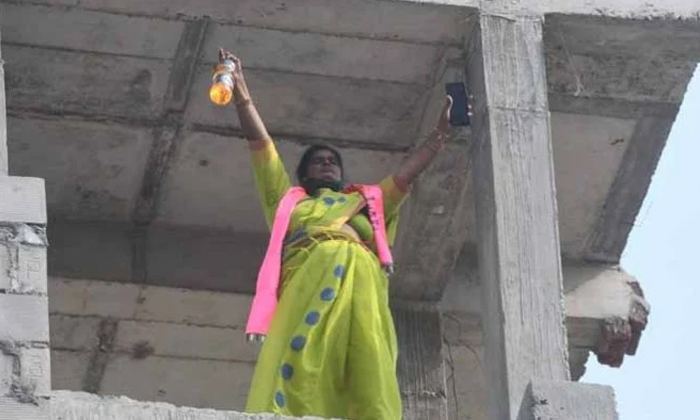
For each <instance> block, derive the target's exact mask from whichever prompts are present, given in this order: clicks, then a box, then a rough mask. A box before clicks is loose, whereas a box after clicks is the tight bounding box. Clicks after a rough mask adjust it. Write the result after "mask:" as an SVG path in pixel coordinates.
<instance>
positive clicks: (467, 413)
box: [49, 277, 487, 420]
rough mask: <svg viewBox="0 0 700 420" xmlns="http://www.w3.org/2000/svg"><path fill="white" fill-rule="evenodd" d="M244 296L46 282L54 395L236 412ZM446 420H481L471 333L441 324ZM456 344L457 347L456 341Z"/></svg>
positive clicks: (241, 388)
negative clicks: (86, 394)
mask: <svg viewBox="0 0 700 420" xmlns="http://www.w3.org/2000/svg"><path fill="white" fill-rule="evenodd" d="M249 304H250V297H249V296H247V295H240V294H234V293H222V292H207V291H195V290H186V289H176V288H170V287H157V286H139V285H136V284H128V283H111V282H105V281H90V280H74V279H66V278H56V277H52V278H49V313H50V327H51V328H50V329H51V361H52V363H51V382H52V383H51V385H52V388H53V389H54V390H70V391H89V392H96V393H99V394H102V395H123V396H126V397H129V398H133V399H136V400H140V401H160V402H169V403H172V404H175V405H178V406H190V407H198V408H214V409H223V410H237V411H240V410H242V409H243V408H244V407H245V399H246V395H247V393H248V387H249V384H250V378H251V375H252V373H253V368H254V362H255V360H256V356H257V347H255V346H253V345H250V344H248V343H245V342H244V339H243V328H244V326H245V321H246V317H247V314H248V309H249ZM442 322H443V325H445V326H446V328H447V329H446V330H445V331H444V333H445V334H446V335H449V336H450V337H452V336H455V334H461V336H459V337H457V336H455V337H456V338H450V339H446V342H448V343H449V345H448V346H446V347H445V348H444V352H443V353H444V357H445V362H446V368H447V377H448V378H447V379H448V383H447V399H448V402H449V418H451V419H463V420H466V419H471V420H481V419H486V407H487V397H486V388H485V386H484V382H483V381H484V372H483V370H482V363H483V361H482V357H481V349H480V337H478V336H477V337H471V336H472V335H474V334H473V331H474V328H475V327H476V328H478V325H470V326H466V325H464V326H463V327H464V328H463V330H458V326H457V325H456V324H454V322H453V321H451V320H450V319H445V318H443V321H442ZM460 337H461V338H460Z"/></svg>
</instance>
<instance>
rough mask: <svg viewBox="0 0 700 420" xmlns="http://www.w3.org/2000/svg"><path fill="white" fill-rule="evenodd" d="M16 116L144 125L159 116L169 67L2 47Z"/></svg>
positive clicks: (159, 63)
mask: <svg viewBox="0 0 700 420" xmlns="http://www.w3.org/2000/svg"><path fill="white" fill-rule="evenodd" d="M2 52H3V59H4V60H5V84H6V89H7V105H8V109H9V110H10V112H12V110H29V111H32V110H37V111H43V112H47V113H49V114H71V113H77V114H81V115H87V116H96V117H100V118H103V119H104V118H106V119H109V118H110V117H117V118H126V119H135V120H139V121H140V120H143V119H148V118H154V117H155V116H157V115H158V114H160V110H161V109H162V102H163V97H164V95H165V89H166V85H167V79H168V73H169V64H168V63H167V62H162V61H154V60H147V59H138V58H127V57H116V56H106V55H93V54H82V53H78V52H75V51H59V50H42V49H35V48H30V47H14V46H8V45H3V51H2Z"/></svg>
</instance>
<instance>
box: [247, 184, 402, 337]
mask: <svg viewBox="0 0 700 420" xmlns="http://www.w3.org/2000/svg"><path fill="white" fill-rule="evenodd" d="M344 191H346V192H352V191H359V192H360V193H361V194H362V195H363V197H364V198H365V201H366V202H367V207H368V209H369V216H370V217H369V218H370V222H371V224H372V230H373V231H374V241H375V245H376V247H377V254H378V257H379V261H380V262H381V264H382V267H383V268H384V269H385V270H386V271H387V273H389V274H391V273H393V270H394V261H393V258H392V255H391V250H390V248H389V240H388V238H387V235H386V224H385V218H384V199H383V196H382V190H381V188H379V187H378V186H376V185H352V186H350V187H348V188H347V189H345V190H344ZM304 197H306V191H305V190H304V189H303V188H302V187H292V188H290V189H289V191H287V193H286V194H285V195H284V196H283V197H282V199H281V200H280V203H279V205H278V206H277V211H276V212H275V220H274V222H273V224H272V233H271V234H270V242H269V244H268V247H267V252H266V253H265V258H264V259H263V263H262V266H261V267H260V271H259V272H258V279H257V283H256V287H255V297H254V298H253V303H252V306H251V309H250V314H249V315H248V324H247V325H246V338H247V339H248V340H249V341H262V340H263V339H264V338H265V335H266V334H267V331H268V329H269V328H270V323H271V322H272V318H273V316H274V314H275V310H276V309H277V291H278V288H279V282H280V271H281V268H282V248H283V246H284V237H285V235H286V233H287V229H288V228H289V220H290V219H291V216H292V211H294V207H296V205H297V203H298V202H299V201H300V200H301V199H303V198H304Z"/></svg>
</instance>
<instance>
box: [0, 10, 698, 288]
mask: <svg viewBox="0 0 700 420" xmlns="http://www.w3.org/2000/svg"><path fill="white" fill-rule="evenodd" d="M429 3H431V2H422V3H420V2H408V1H366V0H352V1H339V0H313V1H301V0H286V1H282V0H271V1H267V2H264V4H261V3H260V2H258V1H253V0H245V1H238V2H235V3H233V4H231V3H230V2H226V1H223V0H207V1H204V2H197V4H196V5H195V4H194V3H192V2H190V1H184V0H180V1H176V2H168V3H167V4H165V3H162V2H159V1H126V2H119V4H112V3H111V2H109V1H105V0H90V1H81V2H73V1H70V0H61V1H58V0H51V1H36V2H32V4H25V3H21V4H20V3H17V2H14V1H3V2H0V5H1V7H2V14H1V15H2V17H0V25H2V31H3V34H2V50H3V58H4V61H5V78H6V86H7V92H6V96H7V111H8V113H9V121H8V136H9V137H8V138H9V141H8V153H9V158H10V160H11V163H12V165H11V170H12V172H13V174H16V175H27V176H40V177H44V178H46V188H47V204H48V213H49V216H50V217H51V218H52V220H58V221H61V222H67V221H70V222H71V223H74V222H80V223H84V224H91V223H95V222H96V221H101V222H103V223H104V225H103V226H102V227H103V228H104V229H99V231H101V232H102V233H101V234H106V232H107V231H111V232H112V233H114V235H113V236H112V237H111V239H109V240H105V241H103V242H104V243H103V244H98V245H96V246H95V249H100V250H101V251H100V254H99V255H95V257H94V258H80V253H79V249H88V252H91V254H95V253H96V251H94V250H89V248H90V247H88V246H87V245H85V246H82V247H81V245H80V244H79V243H78V242H79V241H67V242H66V241H62V240H59V241H57V242H56V244H57V245H56V246H57V247H60V248H63V249H62V250H50V251H49V252H50V253H51V254H52V255H50V260H51V264H50V266H49V269H50V270H56V271H54V272H53V274H55V275H65V276H71V277H76V278H97V279H103V280H123V281H135V282H139V283H140V282H144V281H148V282H153V283H159V282H160V283H161V284H164V285H170V286H177V287H191V288H199V287H205V288H208V289H215V290H222V289H225V287H222V285H223V284H235V285H234V286H232V287H230V289H233V290H236V291H245V290H250V288H251V275H253V276H254V272H255V269H256V267H255V264H253V262H254V261H257V260H259V259H260V258H261V256H262V247H263V246H264V239H263V240H261V241H259V243H258V242H256V245H255V247H250V248H249V247H246V246H245V245H240V244H238V243H224V246H222V248H227V249H229V248H230V249H232V250H233V251H228V250H227V252H226V254H227V255H241V257H240V259H230V260H226V258H222V257H221V256H219V255H216V253H214V252H211V249H213V248H216V247H218V246H219V245H220V244H221V243H222V241H221V238H222V236H226V235H229V234H230V233H231V232H232V231H233V233H237V232H241V231H245V232H248V233H251V234H255V235H260V237H261V238H263V237H264V236H265V235H266V228H265V226H264V223H263V220H262V217H261V215H260V211H259V208H258V207H259V205H258V203H257V197H256V196H255V191H254V188H253V187H252V179H251V171H250V169H249V162H248V154H247V151H246V148H245V144H244V143H243V142H242V141H241V140H240V139H239V136H240V134H241V133H240V128H239V127H238V125H239V124H238V121H237V119H236V117H235V115H234V114H235V112H234V111H233V110H232V109H229V108H225V109H221V108H216V107H214V106H212V105H211V104H210V103H209V102H208V99H207V94H206V91H207V87H208V85H209V83H210V72H211V64H212V63H213V60H214V59H215V53H216V51H215V49H216V48H215V47H219V46H220V45H219V44H225V45H223V46H226V47H229V48H232V49H234V50H235V51H236V52H237V53H238V54H239V55H240V56H241V57H242V59H243V63H244V67H245V68H246V71H247V76H248V82H249V84H250V86H251V90H252V92H253V95H254V99H255V102H256V104H257V106H258V107H259V109H260V111H261V113H262V115H263V117H264V119H265V121H266V123H267V125H268V128H269V129H270V131H271V133H272V134H273V136H274V137H275V138H276V139H277V140H278V144H279V146H280V150H281V152H282V155H283V157H284V159H285V161H286V162H287V165H288V168H289V169H292V168H293V166H294V164H295V163H296V159H298V156H299V154H300V151H301V149H302V146H303V145H305V144H308V143H311V142H317V141H323V142H330V143H332V144H335V145H338V146H341V150H342V151H343V153H344V155H345V157H346V161H347V162H346V166H347V167H348V171H349V174H350V177H351V179H352V180H354V181H360V182H368V181H375V180H378V179H381V178H382V177H383V176H385V175H387V174H389V173H391V171H393V170H394V169H395V168H396V167H397V165H398V164H399V162H400V160H401V159H402V158H403V156H404V155H405V152H406V151H407V150H408V148H410V147H411V146H412V145H414V144H416V143H417V142H419V141H420V140H421V139H422V138H423V136H425V135H426V134H427V133H428V132H429V131H430V130H431V129H432V127H433V124H434V121H435V119H436V118H437V115H435V114H436V113H437V110H438V109H439V107H440V104H441V103H442V100H443V99H442V93H443V87H442V84H443V83H444V82H447V81H454V80H459V79H461V78H462V77H463V76H462V75H461V74H462V73H463V72H464V57H463V55H464V52H463V48H462V46H463V45H465V43H466V42H467V41H468V40H469V38H470V37H471V36H472V35H473V33H474V32H473V28H474V25H475V24H476V22H477V21H478V16H477V7H482V8H484V9H485V10H487V11H489V12H493V10H502V11H506V12H509V10H510V11H516V12H517V11H523V10H527V8H531V9H532V8H534V9H533V10H540V12H538V13H541V12H543V11H545V12H557V13H555V14H547V16H546V19H545V26H544V38H543V42H544V45H543V47H544V52H545V56H546V61H545V62H546V64H547V69H546V70H547V74H548V79H547V81H546V82H547V86H546V91H545V93H547V94H548V95H549V97H550V103H552V104H554V107H553V111H556V112H555V113H554V114H553V115H552V119H551V125H552V136H553V137H552V144H553V149H554V153H555V163H554V165H555V169H556V178H557V180H556V182H557V189H558V191H559V194H558V197H557V199H558V206H559V209H560V222H561V224H560V232H561V239H562V245H563V252H564V255H565V256H566V257H567V258H574V259H581V258H585V257H591V256H593V257H595V258H594V259H597V260H605V261H613V262H614V261H616V260H617V259H618V258H619V249H620V247H619V244H622V243H624V240H625V238H626V236H627V230H626V227H627V226H629V220H631V219H633V218H634V216H635V215H636V212H637V209H638V206H639V204H640V203H641V200H642V199H643V196H644V193H645V186H646V185H648V179H649V177H650V176H651V173H653V170H654V167H655V164H656V161H657V156H656V155H655V154H647V153H646V151H647V150H660V148H661V147H662V146H663V142H664V140H665V135H666V133H664V132H662V131H658V130H655V131H649V132H647V130H646V129H645V127H647V125H645V124H640V123H639V121H641V118H643V117H645V116H647V115H648V114H650V113H651V114H654V115H655V116H656V117H658V118H660V120H657V122H658V124H660V126H668V125H669V124H670V122H671V121H673V118H674V116H675V113H676V111H677V107H678V104H679V102H680V101H681V99H682V95H683V92H684V91H685V86H686V84H687V81H688V79H689V77H690V74H691V71H692V68H693V66H694V63H696V62H697V60H698V58H700V51H698V48H697V47H696V46H697V45H700V43H699V42H697V41H698V37H697V24H696V23H694V22H693V21H692V20H686V21H679V20H659V19H655V20H649V21H646V20H622V19H618V20H614V19H610V18H607V17H605V16H597V15H595V16H592V15H590V13H593V12H595V8H596V7H595V5H597V4H598V1H597V0H595V1H589V2H584V3H582V4H581V5H578V4H577V5H569V4H568V3H567V2H562V1H554V0H551V1H544V0H542V1H529V2H520V1H519V2H510V1H509V2H504V1H498V2H478V1H449V2H432V3H431V4H429ZM444 3H449V4H451V5H445V4H444ZM676 3H678V4H676ZM695 3H697V2H684V3H683V4H681V3H680V2H679V0H675V1H674V2H673V3H671V4H664V5H662V6H649V5H647V4H643V3H641V2H640V1H637V0H620V1H618V2H615V4H613V5H608V6H606V7H607V8H602V9H601V10H602V11H603V12H602V13H603V14H605V10H608V9H610V10H613V11H611V12H610V14H611V15H620V13H621V14H622V15H624V14H625V13H626V12H624V10H628V11H629V12H630V14H632V15H634V14H635V13H642V14H643V15H644V16H660V15H663V14H664V13H665V12H664V10H666V9H668V8H676V9H677V12H678V14H679V15H682V16H689V15H688V13H689V11H691V10H694V9H695V8H696V4H695ZM65 6H70V7H65ZM457 6H467V7H457ZM599 6H600V5H599ZM492 7H493V8H494V9H488V8H492ZM512 7H515V9H513V8H512ZM601 7H602V6H601ZM518 8H521V9H518ZM522 8H525V9H522ZM567 10H568V11H572V12H577V13H584V14H586V15H585V16H584V15H575V16H571V15H566V14H561V13H559V12H562V13H564V12H565V11H567ZM618 12H619V13H618ZM494 13H495V12H494ZM595 13H596V14H600V13H601V12H595ZM691 15H692V14H691ZM204 16H207V18H205V17H204ZM308 16H313V18H312V19H309V18H308ZM204 21H206V22H208V23H207V24H203V23H202V22H204ZM27 22H42V24H41V25H38V27H37V29H36V30H30V29H28V28H31V27H32V26H36V25H28V24H26V23H27ZM197 28H199V30H195V29H197ZM193 31H194V32H193ZM56 34H60V35H61V36H57V35H56ZM85 34H89V35H85ZM195 35H197V36H195ZM183 42H184V44H183ZM183 51H185V52H188V53H186V54H185V53H183ZM639 51H642V53H639ZM39 57H41V60H43V62H47V63H50V64H51V65H50V66H37V65H35V64H36V62H37V60H38V59H39ZM611 63H612V64H611ZM450 69H452V70H454V69H457V71H456V72H452V70H450ZM448 70H450V71H448ZM452 79H454V80H452ZM178 81H180V82H178ZM173 84H175V85H177V86H178V90H177V95H175V93H174V92H175V91H176V90H173V86H174V85H173ZM541 99H544V98H541ZM632 132H633V133H635V134H634V136H632V134H631V133H632ZM163 133H168V135H169V136H171V137H168V138H167V139H165V140H164V138H163ZM417 133H420V134H417ZM166 137H167V136H166ZM454 148H455V146H452V148H451V149H450V150H448V151H446V152H445V154H448V153H449V154H450V155H449V156H445V157H444V158H441V162H442V164H440V162H437V163H436V165H433V167H432V168H431V170H429V171H428V172H426V173H425V175H424V176H423V179H421V180H420V181H419V182H418V184H417V185H416V194H415V196H414V197H413V201H414V202H413V203H410V204H409V205H408V206H406V209H405V212H404V216H405V219H407V220H408V219H409V218H410V223H411V224H413V225H415V224H417V223H422V221H428V223H424V226H425V228H426V229H424V231H422V232H421V233H420V234H418V233H417V234H415V235H413V236H411V235H409V236H406V237H405V238H404V241H410V242H411V243H412V244H419V245H417V246H407V247H405V248H406V249H408V252H406V253H405V254H401V253H399V254H400V257H401V259H400V260H399V261H398V262H399V266H400V267H409V266H410V267H411V268H412V270H411V272H410V273H407V274H406V276H405V277H406V281H407V284H410V287H406V288H405V289H401V288H395V289H394V293H395V294H396V295H400V297H401V298H404V299H422V298H428V299H431V300H438V299H439V297H440V295H441V294H442V291H443V289H444V285H445V284H446V280H447V279H448V278H449V273H450V271H451V270H452V267H453V265H454V262H455V260H456V259H457V258H458V255H459V248H460V247H462V246H465V245H461V244H460V242H461V241H466V246H467V247H469V246H473V243H474V235H473V232H474V231H475V229H474V222H473V220H474V218H473V196H474V191H473V190H472V189H471V188H470V186H469V184H470V182H466V181H465V180H464V176H463V175H464V174H465V173H468V168H467V165H468V160H467V159H465V158H463V157H462V156H463V154H466V151H465V150H461V149H460V150H457V151H455V150H453V149H454ZM161 149H162V150H161ZM630 149H632V150H633V151H634V153H626V151H627V150H630ZM160 152H162V153H160ZM149 155H150V156H151V157H153V159H149ZM45 156H52V157H53V159H51V160H50V161H48V162H47V161H45V159H43V157H45ZM455 165H464V166H463V167H462V169H461V170H459V171H455V170H454V167H455ZM620 168H632V169H633V170H631V171H630V170H622V169H620ZM458 174H462V175H458ZM591 174H594V175H591ZM630 175H633V176H632V179H638V180H640V181H638V182H637V184H638V185H637V184H635V185H636V186H635V188H634V191H633V194H628V193H625V191H622V190H620V189H619V188H613V185H624V184H625V180H628V179H630ZM613 180H614V182H613ZM462 181H465V182H462ZM428 190H430V191H437V192H434V193H430V194H428V193H426V192H427V191H428ZM144 192H146V193H147V194H146V195H147V197H145V199H144ZM433 201H438V202H433ZM607 204H610V205H607ZM603 208H605V209H606V213H605V214H601V209H603ZM440 209H442V210H440ZM436 212H437V213H436ZM440 212H442V215H440V214H438V213H440ZM144 214H146V215H147V217H146V219H143V217H144ZM134 218H136V219H138V220H135V219H134ZM114 222H121V223H123V224H124V226H125V227H126V228H125V229H124V230H123V231H124V235H122V234H121V233H118V234H117V233H116V232H114V229H113V227H114V225H112V223H114ZM134 222H138V223H142V224H144V223H145V224H146V225H148V224H153V223H155V224H168V225H176V229H175V230H177V229H180V228H182V229H184V230H185V231H189V230H191V229H195V230H196V229H199V228H201V227H207V228H211V229H210V230H208V231H203V232H201V235H200V237H199V238H198V239H197V241H200V242H201V243H203V244H205V246H208V247H210V248H208V250H209V251H208V252H207V254H209V257H207V258H204V259H202V258H199V257H198V256H197V252H196V249H197V246H196V244H195V243H194V242H195V241H193V242H192V245H193V247H194V248H193V249H194V250H195V251H194V252H193V251H192V250H191V249H189V248H187V247H183V249H181V250H174V249H173V248H175V245H174V244H171V245H169V246H168V249H167V251H161V248H162V247H163V241H165V242H166V243H176V242H177V241H176V240H174V239H169V238H167V235H166V236H165V237H164V236H160V235H158V233H155V234H153V235H150V233H148V232H145V231H143V230H142V231H140V232H139V233H138V234H133V235H132V234H131V229H129V227H128V225H129V223H134ZM64 226H65V225H64ZM77 226H78V225H76V229H77ZM93 228H94V229H95V230H96V231H97V230H98V229H97V228H98V226H97V225H93ZM405 229H406V228H405ZM405 229H404V230H405ZM408 229H410V227H409V228H408ZM156 230H158V228H156ZM57 231H58V229H57ZM78 232H81V234H82V233H84V232H85V231H84V230H80V229H79V230H77V231H76V233H78ZM454 232H463V234H462V235H463V236H464V237H463V238H462V237H458V235H453V233H454ZM606 232H609V233H606ZM62 233H65V234H66V235H68V236H69V235H70V232H69V231H65V230H64V231H61V234H62ZM49 234H50V235H51V233H49ZM207 235H210V236H211V238H206V237H205V236H207ZM426 235H431V238H426V239H425V241H423V240H422V239H421V236H426ZM447 235H450V236H451V237H452V238H451V240H450V241H441V238H442V237H444V236H447ZM591 237H596V238H598V237H599V238H600V240H598V241H596V242H595V243H593V244H590V243H589V242H588V241H587V238H591ZM245 240H247V239H245ZM227 241H228V239H225V240H224V241H223V242H227ZM453 242H454V243H453ZM436 243H438V244H440V246H439V247H435V246H431V244H436ZM423 244H424V245H425V246H429V247H431V248H434V249H436V251H434V252H433V253H424V252H422V251H421V249H422V245H423ZM600 244H603V245H605V246H603V247H602V248H601V246H598V245H600ZM607 244H611V245H607ZM401 246H402V245H401V244H399V245H398V248H399V250H400V248H401ZM132 249H133V253H134V255H132ZM236 249H238V251H236ZM438 249H439V252H438ZM601 249H602V250H603V251H604V252H598V251H600V250H601ZM146 253H148V255H146ZM111 255H113V257H114V261H113V262H112V261H111V258H110V256H111ZM173 255H189V257H187V258H181V259H180V261H182V264H181V266H177V265H175V264H163V261H167V260H168V259H169V258H172V257H173ZM440 255H447V257H445V258H441V257H439V256H440ZM149 259H150V260H149ZM222 261H223V262H222ZM417 261H418V262H419V263H417ZM246 263H248V265H246ZM207 265H210V266H212V267H216V269H214V270H213V271H212V272H207V270H206V266H207ZM436 265H438V266H437V267H436ZM235 267H239V268H240V270H241V272H242V273H243V275H241V276H238V277H235V276H232V274H231V273H233V271H234V269H235ZM432 272H436V273H437V275H436V276H429V275H424V274H420V273H432ZM147 273H148V274H147ZM178 273H181V274H178ZM205 273H206V274H205ZM251 273H252V274H251ZM412 273H419V274H420V275H414V274H412ZM149 275H153V276H154V278H148V277H149ZM228 277H230V279H229V278H228ZM203 278H204V279H203ZM399 291H400V292H401V293H400V292H399Z"/></svg>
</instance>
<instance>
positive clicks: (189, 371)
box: [100, 356, 253, 411]
mask: <svg viewBox="0 0 700 420" xmlns="http://www.w3.org/2000/svg"><path fill="white" fill-rule="evenodd" d="M252 374H253V365H252V364H250V363H238V362H222V361H212V360H191V359H175V358H166V357H154V356H151V357H149V358H146V359H143V360H134V359H132V358H131V357H130V356H118V357H116V358H114V359H113V360H112V361H111V362H110V363H109V364H108V365H107V368H106V370H105V374H104V378H103V380H102V384H101V387H100V392H101V393H102V394H108V395H125V396H128V397H130V398H135V399H137V400H142V401H165V402H171V403H174V404H177V405H184V406H190V407H208V408H215V409H232V410H241V411H242V410H243V409H244V407H245V401H246V396H247V394H248V388H249V385H250V379H251V377H252Z"/></svg>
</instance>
